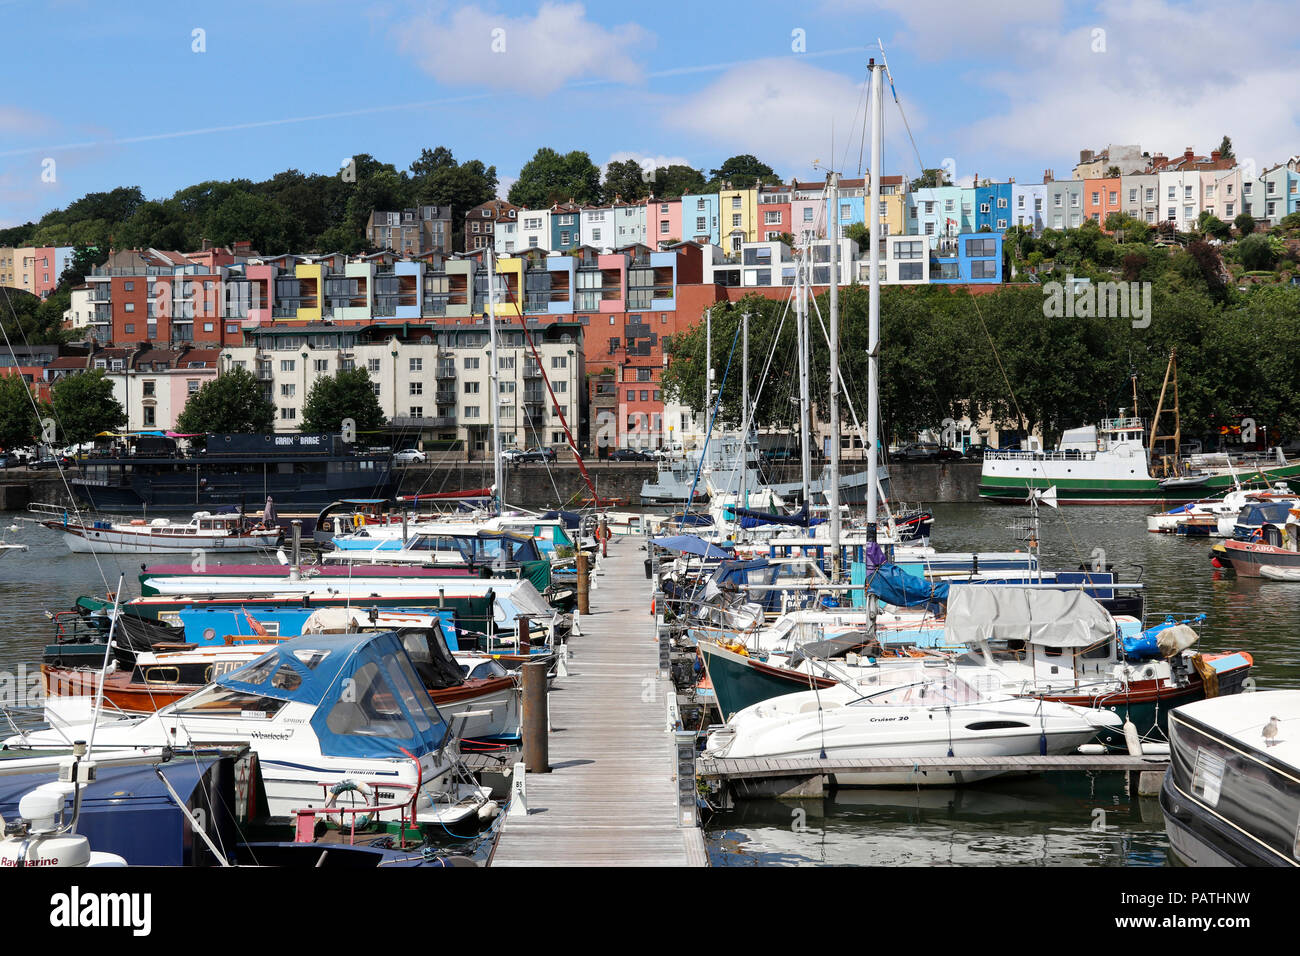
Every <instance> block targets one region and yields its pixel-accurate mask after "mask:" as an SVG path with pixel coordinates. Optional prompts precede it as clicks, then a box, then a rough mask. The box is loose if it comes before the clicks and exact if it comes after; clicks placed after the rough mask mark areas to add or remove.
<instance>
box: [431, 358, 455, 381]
mask: <svg viewBox="0 0 1300 956" xmlns="http://www.w3.org/2000/svg"><path fill="white" fill-rule="evenodd" d="M435 374H436V377H438V378H441V379H449V378H455V377H456V363H455V362H454V361H452V362H439V363H438V371H437V372H436V373H435Z"/></svg>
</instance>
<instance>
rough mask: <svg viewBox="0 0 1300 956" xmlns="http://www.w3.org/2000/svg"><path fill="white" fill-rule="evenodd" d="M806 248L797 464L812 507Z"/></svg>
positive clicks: (802, 268) (801, 293) (802, 274)
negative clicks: (810, 489) (810, 488)
mask: <svg viewBox="0 0 1300 956" xmlns="http://www.w3.org/2000/svg"><path fill="white" fill-rule="evenodd" d="M807 251H808V250H807V247H805V249H804V258H803V261H802V263H801V265H800V268H799V271H798V276H799V288H798V295H797V298H798V302H799V308H798V310H797V312H796V317H797V320H798V321H797V325H798V327H799V438H800V442H799V464H800V471H801V474H802V477H803V503H804V507H805V508H808V507H811V506H812V501H811V500H810V492H809V478H810V475H811V473H812V448H811V446H810V444H809V442H810V441H811V440H812V437H811V435H810V429H809V427H808V426H809V424H810V422H809V418H810V417H811V416H810V415H809V414H808V411H809V408H808V406H809V402H808V298H807V297H808V274H807V272H806V270H807V268H808V259H807Z"/></svg>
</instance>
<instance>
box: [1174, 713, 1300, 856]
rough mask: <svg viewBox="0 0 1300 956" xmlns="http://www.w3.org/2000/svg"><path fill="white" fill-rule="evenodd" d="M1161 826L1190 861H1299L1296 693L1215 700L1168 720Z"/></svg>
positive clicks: (1299, 732)
mask: <svg viewBox="0 0 1300 956" xmlns="http://www.w3.org/2000/svg"><path fill="white" fill-rule="evenodd" d="M1169 742H1170V763H1169V770H1168V772H1166V773H1165V778H1164V784H1163V786H1162V787H1161V790H1160V809H1161V810H1162V811H1163V812H1164V817H1165V831H1166V832H1167V833H1168V834H1169V843H1170V846H1171V847H1173V851H1174V853H1175V855H1177V857H1178V858H1179V860H1180V861H1181V862H1183V863H1185V864H1189V865H1191V866H1282V867H1287V866H1290V867H1296V866H1300V847H1297V843H1296V819H1297V816H1298V815H1300V790H1297V787H1296V780H1297V778H1300V691H1295V690H1274V691H1262V692H1259V693H1255V694H1238V695H1236V696H1233V697H1214V698H1210V699H1207V700H1200V701H1197V702H1195V703H1192V704H1187V705H1185V706H1183V707H1179V708H1178V709H1177V710H1175V711H1174V712H1173V714H1171V715H1170V718H1169Z"/></svg>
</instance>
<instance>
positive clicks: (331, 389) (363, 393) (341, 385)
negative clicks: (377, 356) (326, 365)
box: [302, 368, 385, 432]
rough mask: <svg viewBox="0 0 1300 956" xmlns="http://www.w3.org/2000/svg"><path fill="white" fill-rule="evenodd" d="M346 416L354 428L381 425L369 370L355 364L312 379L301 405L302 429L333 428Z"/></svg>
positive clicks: (381, 416) (359, 428)
mask: <svg viewBox="0 0 1300 956" xmlns="http://www.w3.org/2000/svg"><path fill="white" fill-rule="evenodd" d="M347 418H350V419H352V421H353V423H354V424H355V425H356V428H357V431H359V432H368V431H375V430H377V429H379V428H382V427H383V426H384V421H385V418H384V413H383V410H382V409H381V408H380V407H379V399H377V398H376V397H375V391H374V389H373V388H372V387H371V385H370V373H369V372H367V371H366V370H365V369H364V368H356V369H352V370H351V371H347V372H338V373H337V374H335V375H329V376H322V377H321V378H318V379H316V382H315V383H314V384H313V385H312V387H311V392H310V393H309V394H308V395H307V402H306V404H305V405H303V409H302V431H304V432H337V431H339V430H340V429H341V428H342V427H343V425H342V423H343V420H344V419H347Z"/></svg>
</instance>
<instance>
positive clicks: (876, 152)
mask: <svg viewBox="0 0 1300 956" xmlns="http://www.w3.org/2000/svg"><path fill="white" fill-rule="evenodd" d="M867 67H868V69H869V70H870V71H871V169H870V170H868V174H869V175H870V176H871V194H870V196H869V197H868V203H869V205H868V207H867V222H868V224H869V225H870V229H869V235H870V246H869V250H868V253H867V275H868V277H869V279H870V284H869V290H870V295H869V297H868V299H867V301H868V304H869V305H868V325H867V355H868V360H867V540H868V541H875V540H876V511H877V509H878V508H879V507H880V502H879V499H878V498H877V496H876V488H877V482H878V481H879V478H878V475H879V470H880V469H879V467H878V465H877V462H876V445H877V444H878V441H879V440H878V438H877V435H878V433H879V431H880V411H879V395H880V367H879V363H878V361H877V355H878V354H879V352H880V261H881V260H880V213H879V209H880V140H881V138H882V129H883V123H884V115H883V114H884V109H883V102H884V83H883V80H884V77H883V76H882V71H883V69H884V67H883V66H877V65H876V60H875V58H874V57H872V59H871V60H870V61H869V62H868V63H867Z"/></svg>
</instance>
